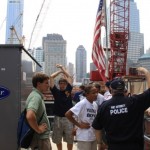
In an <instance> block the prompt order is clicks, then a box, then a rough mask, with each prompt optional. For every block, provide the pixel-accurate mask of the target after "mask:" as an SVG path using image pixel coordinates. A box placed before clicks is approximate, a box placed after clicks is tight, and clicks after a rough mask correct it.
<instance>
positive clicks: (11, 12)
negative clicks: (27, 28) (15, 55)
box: [5, 0, 24, 44]
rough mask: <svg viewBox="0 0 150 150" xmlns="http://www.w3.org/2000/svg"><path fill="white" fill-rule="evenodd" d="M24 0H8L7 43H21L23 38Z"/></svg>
mask: <svg viewBox="0 0 150 150" xmlns="http://www.w3.org/2000/svg"><path fill="white" fill-rule="evenodd" d="M23 6H24V0H8V1H7V18H6V39H5V43H6V44H19V43H20V42H21V39H22V28H23Z"/></svg>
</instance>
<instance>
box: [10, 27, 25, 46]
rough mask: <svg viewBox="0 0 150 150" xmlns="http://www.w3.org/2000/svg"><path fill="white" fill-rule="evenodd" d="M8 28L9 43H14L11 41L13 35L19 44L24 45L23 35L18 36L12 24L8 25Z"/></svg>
mask: <svg viewBox="0 0 150 150" xmlns="http://www.w3.org/2000/svg"><path fill="white" fill-rule="evenodd" d="M10 30H11V35H10V44H14V43H13V42H14V37H16V38H17V40H18V41H19V44H22V45H24V44H25V43H24V41H25V36H23V37H21V38H20V37H19V36H18V34H17V31H16V29H15V27H14V26H13V25H12V26H11V27H10Z"/></svg>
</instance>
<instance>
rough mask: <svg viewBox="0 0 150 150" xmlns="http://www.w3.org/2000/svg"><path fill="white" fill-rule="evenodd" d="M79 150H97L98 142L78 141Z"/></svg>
mask: <svg viewBox="0 0 150 150" xmlns="http://www.w3.org/2000/svg"><path fill="white" fill-rule="evenodd" d="M77 150H97V142H96V141H87V142H85V141H78V142H77Z"/></svg>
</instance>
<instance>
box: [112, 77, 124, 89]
mask: <svg viewBox="0 0 150 150" xmlns="http://www.w3.org/2000/svg"><path fill="white" fill-rule="evenodd" d="M110 87H111V88H112V89H114V90H119V91H123V90H125V83H124V81H123V80H122V79H115V80H113V81H112V82H111V84H110Z"/></svg>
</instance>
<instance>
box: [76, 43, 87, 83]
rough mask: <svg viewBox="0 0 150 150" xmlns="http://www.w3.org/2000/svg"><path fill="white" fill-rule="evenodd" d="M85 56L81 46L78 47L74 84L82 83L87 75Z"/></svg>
mask: <svg viewBox="0 0 150 150" xmlns="http://www.w3.org/2000/svg"><path fill="white" fill-rule="evenodd" d="M86 57H87V54H86V50H85V48H84V47H83V45H79V46H78V48H77V50H76V82H82V79H83V78H86V73H87V58H86Z"/></svg>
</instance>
